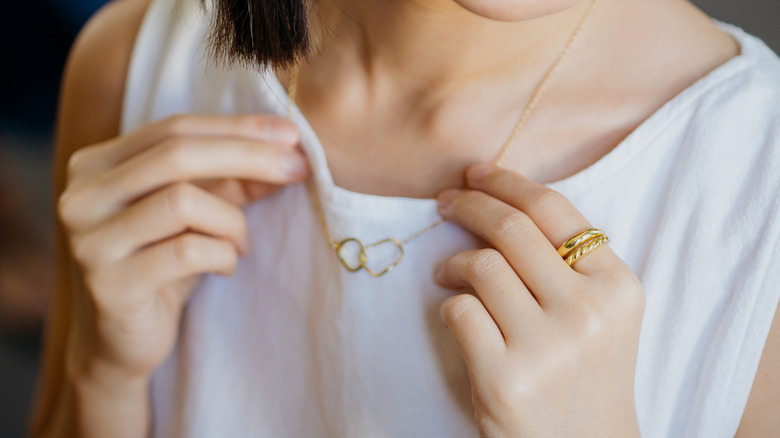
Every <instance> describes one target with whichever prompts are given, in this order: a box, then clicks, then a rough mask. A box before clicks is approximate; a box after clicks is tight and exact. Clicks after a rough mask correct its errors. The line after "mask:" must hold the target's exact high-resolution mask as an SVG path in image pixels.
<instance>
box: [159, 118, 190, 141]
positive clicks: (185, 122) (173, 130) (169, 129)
mask: <svg viewBox="0 0 780 438" xmlns="http://www.w3.org/2000/svg"><path fill="white" fill-rule="evenodd" d="M191 125H192V116H189V115H187V114H176V115H173V116H170V117H168V118H167V119H165V120H164V121H163V124H162V128H163V131H164V132H165V134H167V135H168V136H170V137H176V136H180V135H184V134H186V133H187V132H189V131H190V129H191Z"/></svg>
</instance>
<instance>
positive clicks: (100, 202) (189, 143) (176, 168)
mask: <svg viewBox="0 0 780 438" xmlns="http://www.w3.org/2000/svg"><path fill="white" fill-rule="evenodd" d="M305 174H306V161H305V158H304V157H303V155H302V154H301V153H300V152H299V151H297V150H294V149H287V150H282V149H279V148H277V147H275V146H273V145H269V144H266V143H258V142H255V141H249V140H243V139H211V138H202V137H197V138H182V137H180V138H176V139H173V140H166V141H164V142H163V143H161V144H159V145H158V146H156V147H154V148H151V149H148V150H146V151H144V152H141V153H140V154H138V155H136V156H134V157H133V158H131V159H129V160H127V161H125V162H123V163H122V164H120V165H119V166H117V167H116V168H113V169H111V170H108V171H106V172H103V173H101V174H98V175H95V176H93V177H91V178H86V179H84V180H80V181H79V182H77V183H74V184H72V185H71V186H69V187H68V189H67V190H66V191H65V193H63V195H62V196H61V198H60V205H61V207H62V208H63V210H61V216H62V217H63V220H64V221H66V222H68V224H69V226H70V227H71V229H74V230H80V229H83V228H85V227H88V226H91V225H94V224H95V223H97V222H100V221H102V220H105V218H107V217H109V216H111V215H112V214H114V213H115V212H116V211H118V210H119V209H121V208H123V207H124V206H125V205H126V204H127V203H129V202H131V201H133V200H135V199H137V198H139V197H141V196H142V195H145V194H146V193H149V192H152V191H154V190H157V189H159V188H160V187H162V186H165V185H168V184H172V183H175V182H180V181H190V180H200V179H213V178H242V179H247V180H253V181H256V182H262V183H267V184H271V185H281V184H289V183H292V182H298V181H301V180H303V178H304V177H305Z"/></svg>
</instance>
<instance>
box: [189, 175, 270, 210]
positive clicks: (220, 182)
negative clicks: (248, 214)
mask: <svg viewBox="0 0 780 438" xmlns="http://www.w3.org/2000/svg"><path fill="white" fill-rule="evenodd" d="M194 184H195V185H196V186H198V187H201V188H202V189H203V190H205V191H207V192H209V193H211V194H213V195H214V196H217V197H219V198H221V199H224V200H225V201H227V202H229V203H231V204H233V205H238V206H241V205H246V204H248V203H250V202H252V201H254V200H257V199H261V198H265V197H267V196H270V195H272V194H273V193H276V192H277V191H279V190H280V189H281V188H282V186H278V185H271V184H265V183H258V182H255V181H246V180H240V179H237V178H221V179H213V180H208V181H198V182H195V183H194Z"/></svg>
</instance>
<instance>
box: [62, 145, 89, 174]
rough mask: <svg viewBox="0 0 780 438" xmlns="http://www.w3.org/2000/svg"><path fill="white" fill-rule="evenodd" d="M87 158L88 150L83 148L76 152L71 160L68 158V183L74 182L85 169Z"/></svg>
mask: <svg viewBox="0 0 780 438" xmlns="http://www.w3.org/2000/svg"><path fill="white" fill-rule="evenodd" d="M86 156H87V148H82V149H79V150H77V151H76V152H74V153H73V154H72V155H71V156H70V158H68V164H67V167H66V168H67V175H68V178H67V180H68V181H72V180H73V179H74V178H75V177H76V176H77V175H78V174H79V173H81V171H82V169H83V168H84V162H85V158H86Z"/></svg>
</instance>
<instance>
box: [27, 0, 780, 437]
mask: <svg viewBox="0 0 780 438" xmlns="http://www.w3.org/2000/svg"><path fill="white" fill-rule="evenodd" d="M146 3H147V2H146V1H145V0H121V1H115V2H114V3H112V4H111V5H109V6H108V7H106V8H105V9H104V10H103V11H102V12H101V13H100V14H99V15H98V16H97V17H96V18H95V19H93V20H92V22H91V23H90V24H89V25H88V26H87V27H86V29H85V30H84V31H83V32H82V35H81V37H80V38H79V41H78V42H77V44H76V46H75V48H74V50H73V53H72V55H71V59H70V61H69V65H68V68H67V72H66V75H65V79H64V85H63V92H62V100H61V108H60V117H59V122H58V140H57V166H56V167H57V176H56V181H57V187H58V190H57V193H58V194H60V196H59V202H58V205H59V214H60V219H61V222H62V229H61V230H60V251H59V255H60V259H61V263H60V272H59V281H58V284H59V285H60V290H59V291H58V293H57V294H56V297H55V301H54V303H53V304H52V316H51V318H50V323H49V328H48V330H49V332H48V336H47V347H46V352H45V358H44V377H43V381H42V384H41V394H40V397H39V399H38V403H37V406H36V409H37V412H36V419H35V422H34V426H33V427H34V433H33V435H34V436H76V435H78V436H144V435H146V434H147V433H148V430H149V424H150V412H149V403H148V396H149V394H148V387H149V379H150V376H151V374H152V372H153V371H154V369H155V368H157V367H158V366H159V364H160V363H161V362H162V361H163V360H164V358H165V357H166V356H167V354H168V352H169V351H170V348H171V347H172V345H173V343H174V342H175V339H176V334H177V333H176V330H177V327H178V318H179V314H180V310H181V308H182V306H183V305H184V303H185V302H186V300H187V298H188V294H189V291H190V290H191V288H192V285H193V284H194V282H195V281H196V279H197V276H198V275H199V274H201V273H206V272H216V273H219V274H224V275H229V274H230V272H231V271H232V270H233V269H234V266H235V262H236V260H237V258H238V257H240V256H241V254H243V253H244V252H245V251H247V250H248V248H247V245H246V224H245V222H244V219H243V216H242V215H241V212H240V209H239V208H238V206H240V205H242V204H244V203H246V202H250V201H253V200H257V199H259V198H262V197H263V196H266V195H268V194H269V193H271V192H273V191H274V190H276V189H277V188H278V187H280V186H283V185H285V184H290V183H296V182H299V181H301V179H302V178H304V177H305V174H306V169H305V167H302V166H298V167H296V166H295V165H294V163H296V159H300V158H301V157H300V155H299V153H298V152H297V149H296V148H295V145H296V143H297V133H295V132H294V131H291V130H290V126H289V125H287V124H286V123H285V122H283V121H280V120H278V119H274V118H271V117H264V116H249V115H242V116H198V115H189V116H180V117H176V118H173V119H169V120H165V121H162V122H159V123H156V124H154V125H150V126H147V127H144V128H142V129H141V130H140V131H138V132H135V133H132V134H129V135H126V136H123V137H118V132H119V129H118V124H119V123H118V121H119V116H120V111H121V101H122V91H123V87H124V77H125V74H126V71H127V66H128V62H129V61H128V60H129V55H130V51H131V49H132V42H133V39H134V36H135V34H136V32H137V29H138V26H139V25H140V20H141V19H142V16H143V13H144V11H145V9H146ZM338 6H339V7H338V8H337V7H335V6H334V4H333V3H329V2H321V3H320V7H319V12H320V17H321V18H320V19H319V20H315V24H316V25H318V26H321V29H324V28H325V27H327V29H328V30H327V31H321V32H319V33H318V35H320V39H319V41H318V43H319V44H320V45H321V46H320V50H319V51H317V52H315V54H314V55H312V58H311V60H310V62H309V64H307V65H306V66H304V67H303V68H302V71H301V79H300V89H299V97H300V99H299V101H298V104H299V106H300V107H301V108H302V109H303V111H304V113H305V114H306V115H307V118H308V119H309V120H310V122H311V123H312V125H313V126H314V127H315V129H316V130H317V132H318V135H319V136H320V138H321V140H322V141H323V144H324V146H325V149H326V153H327V155H328V160H329V165H330V166H331V169H332V172H333V174H334V178H335V180H336V183H337V184H339V185H340V186H342V187H345V188H348V189H351V190H356V191H362V192H368V193H376V194H387V195H401V196H412V197H435V196H437V195H439V194H440V193H441V195H440V196H439V201H440V211H441V214H442V215H443V216H444V217H445V218H446V219H447V220H451V221H453V222H456V223H459V224H460V225H462V226H464V227H466V228H468V229H470V230H472V231H473V232H474V233H476V234H478V235H480V236H482V237H483V238H485V239H486V240H487V241H489V242H491V243H492V244H493V247H494V249H491V250H484V251H477V252H467V253H463V254H458V255H456V256H454V257H453V258H452V259H450V260H449V261H446V262H445V263H444V264H443V265H442V268H441V269H440V270H439V271H438V272H437V280H438V281H439V282H440V283H441V284H442V285H444V286H445V287H449V288H452V289H454V290H462V289H464V288H466V289H471V290H474V291H475V292H476V295H471V294H460V295H455V296H453V298H451V299H449V300H447V301H446V302H445V303H444V304H443V305H442V311H441V313H442V318H443V320H444V321H445V323H446V324H447V326H448V327H449V328H450V330H451V332H452V334H453V336H454V337H455V339H456V341H457V342H458V345H459V346H460V348H461V351H462V353H463V356H464V359H465V360H466V362H467V364H468V366H469V371H470V379H471V383H472V388H473V394H474V402H475V403H474V405H475V415H476V419H477V422H478V424H479V426H480V432H481V434H482V435H483V436H573V435H577V436H591V435H592V436H621V437H624V436H636V435H638V431H637V424H636V414H635V410H634V405H633V392H632V391H633V378H634V369H635V361H636V348H637V339H638V335H639V325H640V323H641V315H642V308H643V294H642V290H641V287H640V286H639V284H638V282H637V281H636V278H635V277H634V276H633V274H632V273H631V272H630V270H629V269H628V268H626V267H625V265H624V264H623V263H622V262H621V261H620V260H619V259H618V258H617V257H616V256H615V254H614V253H612V251H611V250H610V249H609V248H608V247H606V248H600V249H598V250H597V251H595V252H594V253H593V254H591V255H589V256H588V257H586V258H585V259H583V260H582V261H580V262H579V263H577V264H576V265H575V269H572V268H569V267H568V266H567V265H565V263H563V261H562V260H561V259H560V257H558V256H557V253H555V247H556V246H557V245H559V244H560V243H561V242H562V241H563V240H565V239H566V238H567V237H569V236H570V235H572V234H574V233H576V232H577V231H579V230H581V229H584V228H587V227H588V226H589V224H588V222H587V220H586V219H585V218H583V217H582V216H581V215H580V214H579V213H578V212H577V211H576V210H575V209H574V208H573V207H572V206H571V204H570V203H568V201H567V200H565V199H564V198H562V197H561V196H560V195H558V194H556V193H554V192H550V191H549V190H547V189H546V188H544V186H542V185H539V184H538V182H545V181H552V180H555V179H559V178H561V177H563V176H566V175H568V174H571V173H574V172H576V171H578V170H580V169H582V168H584V167H587V166H588V165H589V164H591V163H592V162H594V161H596V160H597V159H598V158H600V157H601V156H603V155H604V154H605V153H607V152H609V151H610V150H611V149H612V148H614V147H615V145H617V144H618V143H619V141H620V140H621V139H622V138H624V137H625V136H626V135H627V134H628V133H630V132H631V131H632V130H633V129H634V128H635V127H636V126H637V125H638V124H639V123H641V121H642V120H644V119H645V118H647V117H648V116H649V115H650V114H652V112H653V111H655V110H656V109H657V108H658V107H659V106H660V105H662V104H663V103H664V102H665V101H666V100H668V99H669V98H671V97H672V96H674V95H675V94H677V93H678V92H679V91H680V90H682V89H684V88H685V87H686V86H688V85H689V84H691V83H692V82H693V81H695V80H696V79H697V78H699V77H701V76H703V75H704V74H706V73H707V72H708V71H710V70H712V69H713V68H714V67H716V66H717V65H720V64H722V63H723V62H725V61H726V60H728V59H729V58H731V57H732V56H734V55H735V54H736V50H737V48H736V46H735V44H734V42H733V41H731V39H730V38H729V37H727V36H725V35H724V34H722V33H721V32H720V31H719V30H718V29H717V28H716V27H714V26H713V25H712V23H711V22H710V21H709V20H708V19H707V18H706V17H704V16H703V15H702V14H701V13H699V12H698V11H697V10H695V9H693V8H692V7H690V6H689V5H688V4H687V3H685V2H682V1H676V0H658V1H654V2H643V1H639V0H621V1H618V0H600V3H599V7H598V10H597V12H596V13H595V14H594V16H593V18H592V21H591V23H590V25H589V27H588V29H586V31H585V32H584V33H583V37H582V40H581V42H580V43H579V44H578V46H577V47H576V50H575V51H574V53H573V54H572V55H571V57H570V58H569V59H568V60H567V63H566V65H565V68H563V69H562V71H561V72H560V74H559V75H558V76H557V77H556V80H555V84H554V87H552V89H551V90H550V91H549V92H548V93H547V95H546V96H545V98H544V101H543V103H542V104H541V105H540V106H539V108H538V109H537V113H536V114H535V115H534V117H533V118H532V121H531V122H529V125H528V126H527V127H526V129H525V130H524V131H523V134H522V141H521V142H520V144H518V145H517V146H516V147H515V150H514V151H513V155H512V156H510V159H509V160H508V161H507V163H506V168H507V169H508V170H495V169H491V168H487V169H486V168H485V167H479V166H477V167H469V166H470V165H471V164H473V163H479V162H484V161H487V160H489V159H490V158H492V155H491V152H490V151H495V152H497V151H498V149H500V146H501V144H503V141H504V140H505V137H506V135H507V134H508V132H509V131H510V130H511V128H512V126H513V125H514V123H515V121H516V120H517V118H518V117H519V111H520V110H519V109H520V108H522V107H523V105H524V102H525V101H527V99H528V97H529V96H530V94H531V93H532V91H533V88H534V86H535V84H536V83H537V82H538V80H539V78H541V75H542V74H543V72H544V70H545V69H546V68H547V66H549V65H550V63H551V62H552V60H553V59H554V58H555V57H556V56H557V53H558V52H557V50H559V48H560V46H561V44H563V43H564V42H565V41H566V39H567V38H568V35H569V34H570V32H571V30H572V29H573V28H574V26H575V25H576V23H577V22H578V21H579V17H580V16H581V13H582V11H583V10H584V7H585V6H586V5H585V4H584V3H581V2H577V1H575V0H565V1H564V0H562V1H557V2H543V1H532V0H525V1H519V0H518V1H511V2H506V1H503V2H502V1H498V0H471V1H467V0H461V1H459V2H457V3H456V2H452V1H450V0H433V1H427V2H418V1H411V0H410V1H404V2H398V1H383V0H377V1H374V2H365V1H358V0H355V1H352V0H342V1H341V2H339V5H338ZM342 11H343V12H342ZM345 13H346V14H345ZM358 23H360V24H358ZM399 30H402V31H399ZM506 41H512V42H513V43H512V44H511V45H507V44H505V42H506ZM614 41H621V44H615V43H614ZM605 46H606V47H610V48H611V50H610V51H604V50H600V48H603V47H605ZM667 47H675V50H674V51H669V50H666V48H667ZM605 52H608V53H605ZM106 54H109V55H108V57H107V56H106ZM279 76H280V79H281V80H282V81H283V82H284V81H285V80H286V74H285V72H279ZM583 84H587V85H588V86H587V87H586V86H583ZM324 85H327V86H324ZM586 114H587V116H586ZM553 127H554V128H555V129H553ZM475 145H479V146H475ZM535 145H537V146H535ZM538 145H545V147H538ZM216 146H218V147H219V148H220V154H215V153H213V151H212V149H213V148H214V147H216ZM377 157H381V160H377V159H376V158H377ZM443 157H446V159H442V158H443ZM239 158H240V159H239ZM283 158H284V159H283ZM298 163H300V161H298ZM364 163H372V164H371V166H367V165H365V164H364ZM249 164H251V165H249ZM465 168H469V171H468V172H467V177H466V179H465V181H466V184H465V186H464V182H463V181H464V177H463V169H465ZM486 170H487V174H486ZM480 174H481V177H480ZM521 175H523V176H521ZM534 181H537V182H534ZM452 187H458V188H459V189H455V190H454V191H453V190H447V189H450V188H452ZM195 212H197V214H195ZM205 212H209V213H205ZM526 248H533V250H531V251H529V250H527V249H526ZM74 262H75V265H76V266H77V267H78V269H77V270H72V269H70V265H71V263H74ZM139 272H143V275H139V274H137V273H139ZM553 280H554V281H553ZM73 285H76V286H77V287H73ZM517 315H522V316H523V317H521V318H518V317H517ZM777 319H780V318H776V320H777ZM530 332H533V333H534V336H527V333H530ZM150 333H154V336H150ZM538 333H544V335H542V336H539V335H538ZM779 341H780V327H778V324H775V326H773V328H772V333H771V334H770V337H769V339H768V341H767V348H766V350H765V353H764V356H763V358H762V362H761V366H760V369H759V372H758V374H757V376H756V384H755V385H754V388H753V391H752V393H751V396H750V400H749V402H748V407H747V409H746V411H745V414H744V416H743V422H742V425H741V426H740V432H739V435H740V436H766V435H768V434H769V433H770V431H772V430H777V429H778V428H780V423H778V422H779V421H780V418H778V416H777V415H774V414H773V412H775V413H776V411H777V407H778V405H780V401H778V394H780V382H778V377H777V372H776V371H775V370H777V369H780V357H778V356H779V355H780V354H778V348H777V345H778V342H779ZM525 357H536V358H543V359H541V360H535V361H526V360H524V358H525ZM486 364H490V372H486V370H487V369H488V366H487V365H486ZM571 364H576V367H574V366H572V365H571ZM605 370H609V372H606V371H605ZM562 411H564V412H563V413H565V415H561V413H562ZM120 434H121V435H120Z"/></svg>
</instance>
